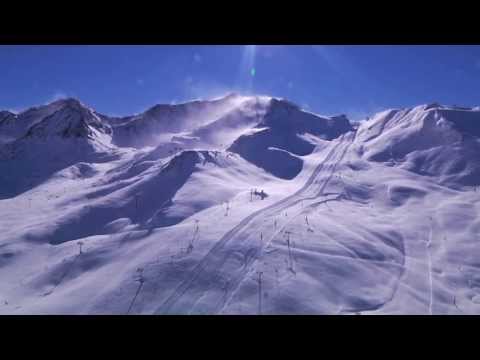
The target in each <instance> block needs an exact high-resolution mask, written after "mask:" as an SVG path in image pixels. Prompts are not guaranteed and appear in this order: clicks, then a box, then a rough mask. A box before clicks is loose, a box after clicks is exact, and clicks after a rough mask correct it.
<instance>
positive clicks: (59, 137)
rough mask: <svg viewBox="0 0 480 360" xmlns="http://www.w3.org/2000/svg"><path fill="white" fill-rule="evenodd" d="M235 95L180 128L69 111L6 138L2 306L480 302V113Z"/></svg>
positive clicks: (310, 309)
mask: <svg viewBox="0 0 480 360" xmlns="http://www.w3.org/2000/svg"><path fill="white" fill-rule="evenodd" d="M234 98H235V99H237V100H236V101H233V99H234ZM228 99H230V100H228ZM228 99H227V100H225V99H223V100H222V99H219V100H216V101H214V103H215V104H217V105H218V104H220V103H225V102H229V105H228V106H225V107H224V108H222V111H219V113H216V114H215V116H206V115H205V116H204V118H202V117H200V119H202V120H201V121H200V122H199V123H196V122H195V121H194V120H193V119H194V117H195V116H193V117H192V118H190V113H188V112H186V114H187V113H188V115H187V119H183V117H182V116H180V115H175V116H178V117H177V119H178V122H179V124H181V125H175V126H177V127H172V126H173V125H168V126H167V125H147V126H146V127H144V126H145V124H143V125H141V124H142V121H146V122H147V120H141V119H140V117H137V118H136V119H137V120H132V119H134V118H135V117H130V118H123V119H112V118H108V117H105V116H102V115H99V114H98V113H96V112H94V111H93V110H91V109H88V108H87V107H85V106H83V105H81V104H80V103H79V104H78V106H77V105H76V104H72V106H65V105H63V106H61V107H60V108H58V109H56V111H54V112H53V113H51V114H50V115H51V116H47V117H45V118H43V119H42V120H40V121H39V122H38V123H35V124H33V126H32V127H30V128H29V129H30V130H28V129H27V131H25V133H24V134H23V135H22V136H21V137H20V138H17V140H15V141H14V142H12V143H10V144H8V145H5V146H4V148H3V149H2V150H1V151H2V154H3V155H2V156H4V157H2V161H1V162H0V192H1V193H2V196H1V197H0V313H3V314H205V313H207V314H479V313H480V262H479V259H480V248H479V247H478V241H479V233H480V220H479V219H480V216H479V215H480V201H479V200H480V191H476V188H475V187H473V186H470V185H474V184H478V182H479V174H478V163H477V159H478V158H480V151H479V148H478V138H479V133H478V124H479V121H478V115H479V114H480V112H478V110H475V109H472V110H469V109H460V108H455V109H454V108H447V107H442V106H440V105H436V104H434V105H429V106H425V105H424V106H419V107H416V108H413V109H404V110H392V111H387V112H383V113H380V114H377V115H376V116H375V117H374V118H373V119H371V120H369V121H367V122H364V123H362V124H361V125H360V126H359V128H358V130H355V129H353V128H352V127H351V125H350V123H349V121H348V119H346V118H345V117H342V116H334V117H323V116H322V117H320V116H317V115H314V114H309V113H307V112H304V111H302V110H300V109H299V108H298V107H296V106H295V105H293V104H290V103H289V102H288V101H285V100H281V99H273V98H268V97H250V98H249V97H229V98H228ZM240 99H241V100H240ZM196 106H200V104H198V103H197V104H196V105H193V108H195V107H196ZM202 106H203V105H202ZM202 106H200V108H202ZM215 106H216V105H215ZM220 107H221V106H219V108H220ZM187 108H189V106H187ZM165 109H166V107H165ZM162 111H166V112H167V110H162ZM207 112H208V111H207ZM207 112H205V114H206V113H207ZM167 113H168V112H167ZM194 113H195V112H194ZM199 113H201V111H199ZM7 116H9V117H10V115H8V114H7ZM175 116H172V117H168V116H167V117H164V115H162V116H159V117H152V118H150V120H152V122H159V123H162V122H163V121H166V120H165V119H173V118H175ZM117 120H118V121H119V122H117V123H115V122H116V121H117ZM136 121H138V123H137V122H136ZM121 123H122V124H123V125H119V124H121ZM134 123H135V124H136V125H134ZM167 123H168V122H167ZM127 124H130V125H132V126H133V127H132V128H137V127H138V129H137V130H138V132H139V134H140V133H142V134H147V133H148V131H150V132H151V133H152V134H150V135H145V136H146V138H148V140H144V139H142V140H141V141H139V140H138V139H133V140H125V142H124V143H122V140H121V141H117V143H116V145H112V137H113V139H114V141H113V142H115V141H116V140H115V139H117V140H118V139H120V138H121V137H123V136H125V139H127V138H128V135H126V133H125V134H123V135H121V137H119V138H115V136H116V135H115V133H116V131H117V130H118V128H122V127H123V126H126V125H127ZM150 126H152V127H150ZM142 129H149V130H148V131H146V130H142ZM162 129H164V130H162ZM120 131H124V130H120ZM132 131H133V130H132ZM144 131H145V132H144ZM157 131H160V132H157ZM141 137H143V135H141ZM172 137H175V138H173V139H172ZM122 144H123V145H136V146H142V148H141V149H136V148H132V147H118V145H122ZM145 144H150V145H152V146H151V147H143V145H145ZM6 149H7V150H8V151H6ZM226 149H228V150H226ZM279 154H282V155H279ZM12 155H14V157H12ZM5 156H6V157H5ZM55 157H57V160H58V162H55V161H53V160H55ZM292 159H293V160H292ZM296 162H298V165H295V163H296ZM458 164H460V165H458ZM36 173H38V174H40V175H41V176H40V178H39V179H38V180H37V181H35V183H34V184H33V185H32V184H31V183H29V181H30V182H31V181H32V179H35V177H33V175H35V174H36ZM252 189H256V190H257V191H258V192H256V194H255V193H252ZM260 191H263V192H262V193H261V194H264V195H265V196H263V197H262V196H259V195H258V194H259V192H260Z"/></svg>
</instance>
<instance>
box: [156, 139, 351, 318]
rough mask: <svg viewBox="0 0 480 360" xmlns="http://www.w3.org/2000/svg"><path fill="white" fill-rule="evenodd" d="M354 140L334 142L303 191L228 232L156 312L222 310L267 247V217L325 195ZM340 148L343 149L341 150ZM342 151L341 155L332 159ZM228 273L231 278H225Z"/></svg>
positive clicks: (254, 214) (253, 214)
mask: <svg viewBox="0 0 480 360" xmlns="http://www.w3.org/2000/svg"><path fill="white" fill-rule="evenodd" d="M354 139H355V133H348V134H345V135H343V136H342V137H341V138H340V139H339V140H338V141H335V142H333V143H332V149H331V150H330V151H329V152H328V154H327V155H326V157H325V159H324V160H323V161H322V162H321V163H320V164H319V165H318V166H317V167H316V168H315V170H314V171H313V173H312V174H311V175H310V177H309V178H308V180H307V181H306V183H305V184H304V186H303V187H302V188H301V189H300V190H298V191H297V192H296V193H294V194H293V195H291V196H288V197H286V198H284V199H283V200H280V201H278V202H277V203H275V204H272V205H270V206H267V207H265V208H263V209H260V210H258V211H255V212H254V213H252V214H251V215H249V216H247V217H246V218H245V219H243V220H242V221H241V222H240V223H239V224H238V225H237V226H235V227H234V228H233V229H231V230H230V231H229V232H228V233H226V234H225V235H224V236H223V237H222V238H221V239H220V240H219V241H218V242H217V243H216V244H215V245H214V246H213V247H212V249H211V250H210V251H209V252H208V253H207V254H206V255H205V256H204V257H203V259H202V260H201V261H200V262H199V263H198V264H197V266H195V268H194V269H193V270H192V271H191V274H190V275H189V276H188V277H187V279H185V280H184V281H183V282H182V283H180V285H179V286H178V287H177V288H176V289H175V290H174V291H173V293H172V294H171V295H170V296H169V297H168V298H167V299H166V300H165V301H164V303H163V304H162V305H161V306H160V307H159V308H158V309H157V310H156V311H155V313H157V314H178V313H212V314H214V313H217V312H218V311H219V310H220V309H222V307H223V305H224V304H225V301H226V299H227V298H229V296H228V294H232V293H233V292H234V291H235V290H236V289H237V287H238V285H239V284H240V283H241V281H242V280H243V278H244V277H245V275H246V274H247V273H248V271H249V269H250V266H251V265H252V264H253V263H254V262H255V260H256V259H257V257H258V256H259V255H260V253H261V251H262V249H263V247H264V243H263V241H261V240H258V239H256V236H255V235H258V234H260V233H261V232H260V231H261V230H262V227H264V226H265V220H266V219H267V218H269V217H272V216H274V215H276V214H278V213H280V212H282V211H284V210H285V209H288V208H290V207H292V206H295V205H296V204H298V203H299V202H300V201H302V200H305V199H307V200H308V199H310V200H311V199H315V198H317V197H318V196H321V195H322V193H323V191H324V189H325V188H326V186H327V185H328V183H329V181H330V180H331V179H332V177H333V175H334V172H335V170H336V167H337V165H338V164H339V163H340V162H341V161H342V160H343V158H344V156H345V154H346V153H347V150H348V148H349V147H350V145H351V144H352V142H353V140H354ZM342 146H343V149H342ZM339 149H341V151H338V150H339ZM338 153H340V156H338V157H337V159H335V161H332V158H333V157H334V156H335V155H336V154H338ZM330 162H332V163H331V164H330ZM325 168H326V169H327V170H328V171H329V172H330V173H329V176H328V177H327V178H326V179H325V180H323V181H322V182H320V183H317V182H316V181H315V180H316V179H317V177H318V176H319V174H320V173H321V172H322V171H323V170H325ZM312 185H313V186H312ZM244 251H247V252H249V253H250V255H251V256H249V257H247V258H246V260H245V262H244V263H242V264H239V263H238V256H236V254H238V253H239V252H241V253H243V252H244ZM226 274H228V275H226ZM225 276H229V278H228V279H225V278H224V277H225Z"/></svg>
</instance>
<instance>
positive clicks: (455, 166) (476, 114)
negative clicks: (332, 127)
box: [358, 104, 480, 186]
mask: <svg viewBox="0 0 480 360" xmlns="http://www.w3.org/2000/svg"><path fill="white" fill-rule="evenodd" d="M358 143H359V144H360V147H361V148H360V151H364V157H365V158H367V159H369V160H372V161H381V162H389V163H391V164H394V165H395V166H400V167H402V168H404V169H408V170H410V171H413V172H416V173H419V174H424V175H429V176H435V177H436V178H438V179H439V180H440V181H441V182H444V183H448V184H450V185H453V184H457V185H469V186H476V185H479V184H480V157H479V156H478V154H479V152H480V111H478V110H471V109H465V108H462V109H458V108H447V107H442V106H440V105H438V104H430V105H422V106H418V107H415V108H411V109H404V110H387V111H385V112H382V113H380V114H378V115H377V116H375V117H374V118H372V119H371V120H370V121H367V122H365V123H363V124H362V125H361V126H360V128H359V130H358Z"/></svg>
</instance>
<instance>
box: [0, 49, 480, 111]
mask: <svg viewBox="0 0 480 360" xmlns="http://www.w3.org/2000/svg"><path fill="white" fill-rule="evenodd" d="M252 69H255V71H254V75H252ZM229 91H237V92H240V93H257V94H265V95H273V96H278V97H284V98H287V99H289V100H291V101H293V102H295V103H297V104H299V105H300V106H302V107H305V108H307V109H309V110H310V111H313V112H317V113H320V114H326V115H330V114H336V113H346V114H347V115H349V116H350V117H351V118H353V119H358V118H361V117H363V116H365V115H367V114H371V113H372V112H375V111H379V110H382V109H385V108H390V107H406V106H413V105H418V104H422V103H429V102H433V101H436V102H439V103H442V104H457V105H465V106H477V105H480V98H479V95H480V46H420V45H419V46H396V45H395V46H363V45H357V46H305V45H302V46H271V45H270V46H268V45H262V46H220V45H217V46H200V45H196V46H103V45H102V46H100V45H98V46H0V109H10V110H15V111H19V110H22V109H25V108H27V107H29V106H33V105H39V104H44V103H46V102H49V101H52V100H54V99H57V98H60V97H65V96H73V97H76V98H78V99H80V100H81V101H82V102H84V103H86V104H87V105H89V106H92V107H93V108H95V109H96V110H98V111H100V112H103V113H106V114H111V115H128V114H134V113H138V112H141V111H143V110H145V109H147V108H148V107H150V106H153V105H154V104H157V103H174V102H177V103H178V102H182V101H186V100H190V99H196V98H210V97H217V96H220V95H222V94H224V93H226V92H229Z"/></svg>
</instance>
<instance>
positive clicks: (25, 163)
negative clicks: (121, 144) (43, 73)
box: [0, 99, 114, 198]
mask: <svg viewBox="0 0 480 360" xmlns="http://www.w3.org/2000/svg"><path fill="white" fill-rule="evenodd" d="M51 106H52V108H53V109H55V111H53V110H52V109H48V111H47V109H43V114H46V113H50V115H48V116H45V117H43V118H42V119H41V120H40V121H37V122H35V123H34V124H33V125H32V126H31V127H30V128H29V129H28V130H27V132H26V133H25V134H24V135H22V136H20V137H19V138H17V139H16V140H14V141H12V142H9V143H8V144H5V145H4V146H3V147H1V148H0V160H1V162H0V179H1V185H2V186H1V188H0V198H5V197H11V196H15V195H18V194H20V193H21V192H23V191H25V190H27V189H30V188H31V187H34V186H36V185H38V184H40V183H41V182H43V181H45V180H46V179H48V177H49V176H51V175H52V174H53V173H54V172H56V171H58V170H61V169H64V168H65V167H67V166H70V165H73V164H75V163H78V162H89V161H108V160H111V159H112V156H109V155H108V154H109V153H111V154H113V152H114V147H113V146H112V145H111V129H110V127H109V126H108V125H105V124H103V123H102V122H101V121H100V120H99V119H98V118H97V117H96V116H95V115H94V114H93V112H92V110H91V109H88V108H86V107H85V106H84V105H82V104H81V103H80V102H78V101H76V100H73V99H69V100H62V101H61V102H56V103H53V104H51ZM28 112H29V111H27V113H28Z"/></svg>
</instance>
